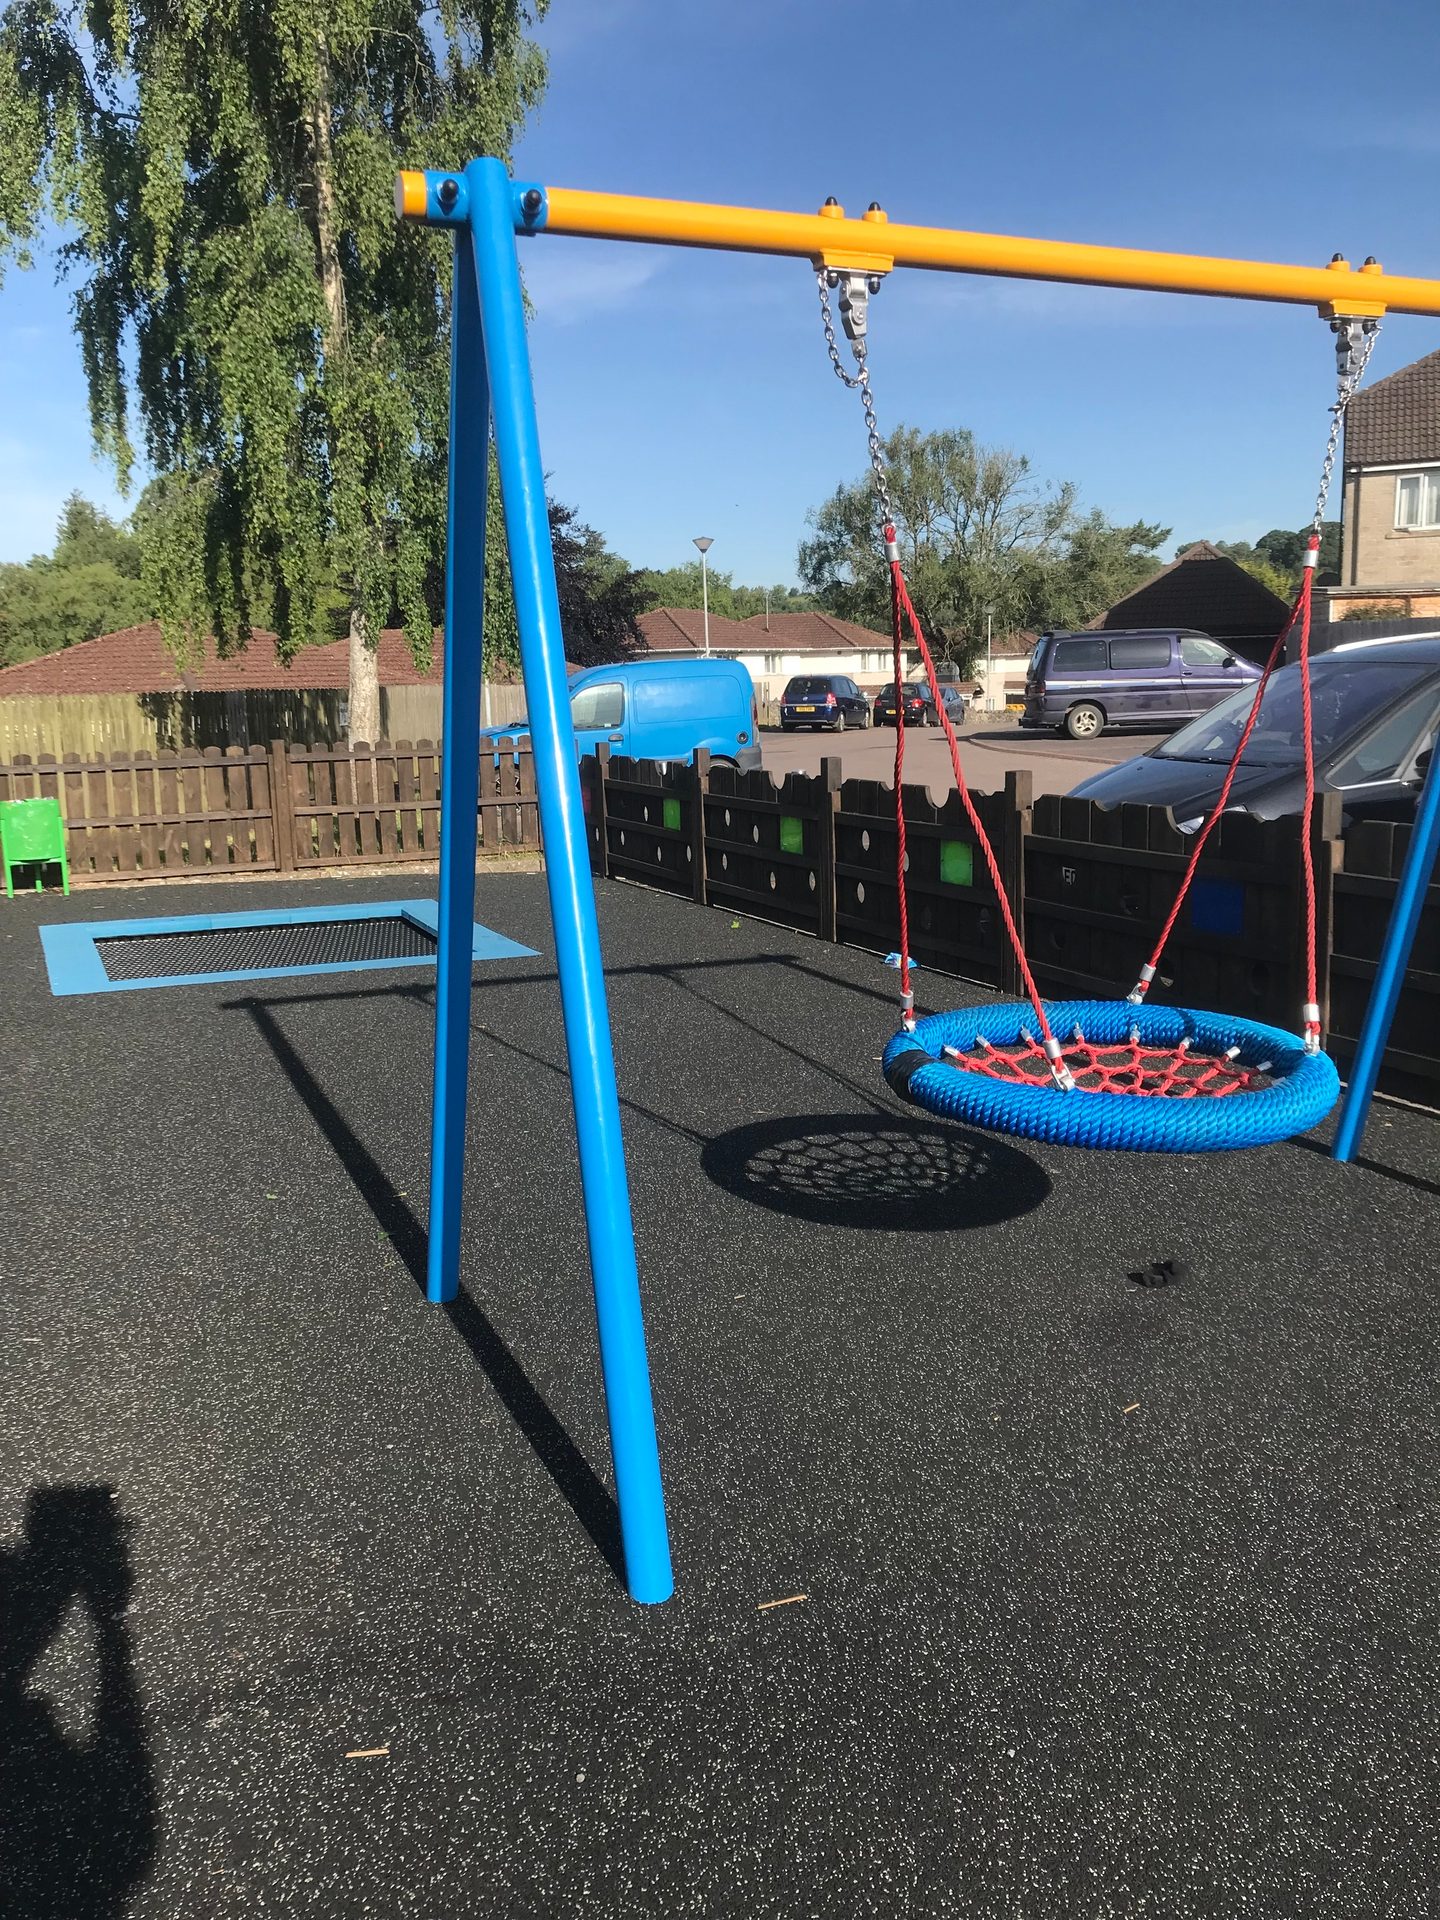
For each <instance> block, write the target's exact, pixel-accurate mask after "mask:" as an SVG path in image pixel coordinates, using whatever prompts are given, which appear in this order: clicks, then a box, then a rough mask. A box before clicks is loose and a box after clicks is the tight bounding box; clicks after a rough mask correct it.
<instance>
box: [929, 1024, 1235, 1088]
mask: <svg viewBox="0 0 1440 1920" xmlns="http://www.w3.org/2000/svg"><path fill="white" fill-rule="evenodd" d="M945 1058H946V1060H947V1061H948V1062H949V1063H950V1065H951V1066H952V1067H954V1068H956V1069H957V1070H958V1071H959V1072H962V1073H977V1074H980V1075H981V1076H982V1077H983V1078H984V1079H987V1080H1006V1081H1011V1082H1014V1081H1017V1080H1018V1081H1023V1082H1025V1083H1026V1084H1027V1085H1043V1084H1044V1083H1045V1082H1046V1081H1047V1080H1048V1079H1049V1078H1050V1075H1051V1072H1052V1069H1051V1066H1050V1062H1049V1061H1048V1060H1047V1059H1046V1057H1045V1055H1044V1053H1043V1052H1042V1051H1041V1049H1040V1048H1039V1047H1038V1046H1037V1045H1036V1044H1035V1042H1034V1041H1033V1040H1032V1041H1028V1042H1026V1043H1025V1044H1024V1045H1020V1044H1018V1043H1017V1045H1015V1046H1014V1047H997V1046H995V1045H994V1044H993V1043H991V1042H988V1041H987V1042H986V1043H985V1045H984V1046H983V1047H980V1046H978V1045H977V1047H976V1049H975V1051H974V1052H971V1053H962V1052H960V1051H959V1050H958V1049H957V1048H954V1047H947V1048H946V1049H945ZM1065 1063H1066V1065H1067V1066H1068V1067H1069V1068H1070V1070H1071V1072H1072V1073H1073V1075H1074V1077H1075V1084H1076V1086H1077V1087H1080V1088H1081V1089H1082V1090H1083V1091H1085V1092H1087V1093H1132V1094H1139V1095H1142V1096H1147V1097H1152V1098H1157V1099H1171V1100H1195V1099H1199V1098H1202V1097H1204V1098H1208V1099H1223V1098H1224V1097H1225V1096H1226V1095H1227V1094H1232V1093H1249V1092H1250V1091H1251V1089H1252V1088H1254V1087H1256V1086H1257V1085H1258V1084H1259V1083H1260V1077H1261V1075H1262V1073H1263V1069H1262V1068H1260V1067H1251V1066H1242V1065H1240V1064H1238V1063H1237V1062H1236V1061H1234V1060H1231V1059H1229V1058H1228V1057H1227V1058H1220V1057H1217V1056H1216V1055H1214V1054H1197V1053H1192V1052H1191V1050H1190V1049H1189V1048H1188V1047H1150V1046H1146V1045H1145V1044H1144V1043H1143V1042H1142V1041H1141V1040H1139V1039H1138V1038H1135V1039H1131V1040H1128V1041H1119V1042H1115V1043H1114V1044H1106V1045H1101V1046H1095V1045H1092V1044H1091V1043H1090V1042H1089V1041H1088V1040H1083V1039H1080V1038H1078V1037H1077V1038H1074V1039H1072V1040H1069V1041H1067V1042H1066V1045H1065Z"/></svg>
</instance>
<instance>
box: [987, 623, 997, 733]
mask: <svg viewBox="0 0 1440 1920" xmlns="http://www.w3.org/2000/svg"><path fill="white" fill-rule="evenodd" d="M994 618H995V609H994V607H986V609H985V711H986V712H987V713H993V712H994V710H995V665H994V661H993V660H992V658H991V653H990V626H991V622H992V621H993V620H994Z"/></svg>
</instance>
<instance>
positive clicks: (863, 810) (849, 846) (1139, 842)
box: [583, 748, 1440, 1106]
mask: <svg viewBox="0 0 1440 1920" xmlns="http://www.w3.org/2000/svg"><path fill="white" fill-rule="evenodd" d="M583 772H584V790H585V806H586V815H587V820H588V825H589V833H590V855H591V865H592V868H593V870H594V871H595V872H596V873H597V874H606V875H610V876H613V877H615V878H617V879H624V880H634V881H641V882H643V883H644V884H645V885H647V886H651V887H658V888H660V889H662V890H664V891H666V892H670V893H679V894H683V895H685V896H687V897H688V898H691V899H694V900H702V901H706V902H708V903H709V904H710V905H712V906H718V907H727V908H730V909H732V910H736V911H740V912H746V913H756V914H760V915H763V916H764V917H765V918H766V919H770V920H775V921H778V922H780V923H782V924H783V925H785V926H789V927H798V928H800V929H801V930H802V931H804V932H806V933H811V934H814V935H816V936H817V937H818V938H820V939H822V940H840V941H844V942H846V943H847V944H850V945H855V946H862V947H869V948H872V949H873V950H874V951H876V952H878V953H885V952H889V951H891V950H892V949H894V948H895V947H896V946H898V944H899V926H898V891H897V887H896V881H895V853H896V846H895V841H896V828H895V801H894V795H893V792H892V790H891V789H890V788H889V787H887V786H884V785H882V784H880V783H878V782H876V781H872V780H842V779H841V778H840V768H839V763H838V762H836V761H833V760H824V761H822V762H821V767H820V772H819V773H818V774H798V773H796V774H790V775H788V776H787V777H786V779H785V780H784V782H783V784H781V785H779V786H776V785H775V783H774V782H773V781H772V780H771V778H770V776H769V775H768V774H765V773H758V774H753V773H752V774H738V773H736V772H734V771H733V770H731V769H730V768H728V767H724V766H715V767H709V766H707V765H706V764H705V762H704V759H703V756H702V758H701V760H700V762H699V764H698V765H696V766H693V767H659V766H655V765H653V764H651V763H648V762H643V761H630V760H621V759H607V758H606V750H605V749H604V748H602V749H601V753H600V757H598V758H597V759H594V760H587V761H585V762H584V767H583ZM976 806H977V810H978V812H979V814H980V817H981V819H982V821H983V822H984V825H985V830H986V832H987V834H988V835H989V837H990V839H991V841H992V843H993V845H994V848H995V851H996V855H997V858H998V863H999V868H1000V876H1001V880H1002V883H1003V885H1004V887H1005V891H1006V893H1007V894H1008V896H1009V899H1010V901H1011V904H1012V906H1013V907H1014V909H1015V911H1016V913H1017V916H1018V917H1019V918H1020V920H1021V922H1022V924H1023V926H1024V929H1025V943H1026V948H1027V951H1028V954H1029V957H1030V962H1031V965H1032V967H1033V968H1034V971H1035V975H1036V978H1037V980H1038V982H1039V985H1040V987H1041V989H1042V991H1043V992H1045V993H1046V994H1047V995H1050V996H1051V997H1074V998H1101V999H1106V998H1112V997H1113V996H1114V995H1115V994H1116V992H1117V991H1119V992H1125V991H1127V990H1128V989H1129V987H1130V986H1131V985H1132V984H1133V983H1134V980H1135V977H1136V973H1137V970H1138V968H1139V966H1140V963H1141V961H1142V960H1144V959H1145V958H1146V957H1147V953H1148V949H1149V947H1150V945H1151V943H1152V942H1153V939H1154V936H1155V933H1156V931H1157V929H1158V928H1159V927H1160V925H1161V923H1162V922H1163V920H1164V918H1165V915H1166V913H1167V912H1168V910H1169V907H1170V903H1171V902H1172V901H1173V899H1174V897H1175V889H1176V886H1177V884H1178V881H1179V878H1180V874H1181V871H1182V869H1183V868H1184V865H1185V861H1186V858H1187V855H1188V851H1189V844H1190V843H1189V842H1188V841H1187V839H1186V837H1185V836H1184V835H1183V834H1181V833H1179V832H1178V831H1177V830H1176V828H1175V825H1174V823H1173V821H1172V820H1171V818H1170V815H1169V813H1168V812H1167V811H1166V810H1165V809H1164V808H1162V807H1134V806H1130V807H1119V808H1115V809H1112V810H1110V811H1108V812H1107V811H1104V810H1102V809H1101V808H1100V807H1097V806H1095V805H1093V804H1092V803H1091V802H1089V801H1084V800H1070V799H1062V798H1059V797H1057V796H1054V795H1050V794H1044V795H1041V796H1040V797H1039V798H1034V797H1033V796H1032V792H1031V778H1030V775H1029V774H1028V773H1024V772H1021V773H1011V774H1009V775H1007V777H1006V782H1005V788H1004V791H1003V792H1000V793H993V794H982V795H979V796H977V797H976ZM1313 831H1314V850H1315V870H1316V882H1317V892H1318V908H1319V935H1320V939H1319V948H1320V1004H1321V1008H1322V1013H1323V1015H1324V1017H1325V1020H1326V1026H1327V1031H1328V1035H1329V1039H1328V1045H1329V1047H1330V1049H1331V1051H1332V1052H1333V1053H1334V1055H1335V1056H1336V1058H1337V1060H1338V1061H1339V1062H1340V1064H1341V1065H1342V1067H1343V1065H1344V1063H1345V1062H1346V1061H1347V1060H1348V1059H1349V1057H1350V1055H1351V1054H1352V1053H1353V1051H1354V1046H1355V1042H1356V1039H1357V1038H1358V1036H1359V1031H1360V1024H1361V1021H1362V1020H1363V1018H1364V1013H1365V1007H1366V1002H1367V1000H1368V997H1369V992H1370V987H1371V983H1372V982H1373V980H1374V977H1375V968H1376V962H1377V961H1378V959H1379V955H1380V945H1381V942H1382V940H1383V938H1384V934H1385V926H1386V922H1387V920H1388V917H1389V913H1390V909H1391V906H1392V904H1393V902H1394V898H1395V890H1396V882H1397V880H1398V878H1399V875H1400V871H1401V867H1402V865H1403V862H1404V858H1405V849H1406V846H1407V844H1408V841H1409V832H1410V830H1409V828H1408V827H1404V826H1395V825H1389V824H1386V825H1377V824H1374V823H1370V822H1367V823H1365V824H1362V825H1356V826H1353V827H1351V828H1350V830H1349V831H1348V833H1346V834H1345V835H1344V836H1343V837H1342V836H1341V832H1340V803H1339V797H1338V795H1335V794H1329V795H1326V796H1325V798H1324V802H1323V804H1322V805H1321V806H1320V807H1318V808H1317V810H1316V818H1315V821H1314V827H1313ZM905 840H906V848H907V852H908V857H909V871H908V892H909V896H910V947H911V952H912V954H913V956H914V958H915V959H916V960H917V961H919V963H920V965H921V967H922V968H926V967H931V968H935V969H938V970H941V971H944V972H947V973H956V974H961V975H963V976H964V977H965V978H967V979H970V980H975V981H979V982H981V983H983V984H985V985H988V986H993V987H998V988H999V989H1000V990H1001V991H1002V992H1004V993H1007V994H1016V995H1017V996H1018V994H1019V993H1020V991H1021V983H1020V979H1019V970H1018V967H1017V966H1016V963H1015V959H1014V956H1013V954H1012V952H1011V948H1010V944H1009V941H1008V939H1007V938H1006V934H1005V928H1004V924H1003V921H1002V919H1001V915H1000V911H999V904H998V900H997V897H996V892H995V888H994V885H993V883H992V882H991V879H990V875H989V873H988V871H987V869H986V865H985V861H984V858H983V856H982V853H981V850H980V848H979V846H978V844H977V841H976V836H975V833H974V831H973V829H972V828H971V826H970V823H969V820H968V819H967V818H966V816H965V812H964V809H963V807H962V806H961V803H960V799H959V796H958V795H956V794H953V793H952V794H949V795H947V796H946V798H945V799H944V800H943V801H941V802H940V803H939V804H938V805H937V804H936V803H935V802H934V801H933V800H932V799H931V797H930V795H929V793H928V792H926V791H925V790H924V789H923V788H914V787H912V788H907V789H906V792H905ZM1304 926H1305V910H1304V896H1303V891H1302V881H1301V875H1300V823H1299V821H1298V820H1294V819H1291V820H1274V821H1262V820H1255V819H1252V818H1251V817H1250V816H1249V815H1246V814H1239V813H1235V814H1227V815H1226V816H1225V818H1224V819H1223V820H1222V821H1221V822H1220V825H1219V827H1218V828H1217V829H1216V832H1215V834H1214V837H1213V838H1212V840H1211V842H1210V844H1209V845H1208V846H1207V848H1206V850H1205V858H1204V861H1203V864H1202V868H1201V872H1200V874H1199V876H1197V879H1196V882H1195V885H1194V887H1193V889H1192V892H1191V896H1190V900H1189V902H1188V903H1187V905H1186V907H1185V909H1184V911H1183V913H1182V915H1181V918H1180V921H1179V923H1178V925H1177V926H1176V928H1175V932H1174V935H1173V936H1172V938H1171V941H1170V944H1169V947H1168V948H1167V951H1166V959H1165V964H1164V974H1163V982H1168V983H1170V984H1169V985H1168V986H1167V985H1165V984H1163V983H1162V982H1157V983H1156V986H1155V987H1154V988H1152V990H1151V994H1152V998H1155V999H1157V1000H1159V999H1164V998H1167V997H1168V998H1174V999H1176V1000H1180V1001H1185V1002H1189V1003H1190V1004H1193V1005H1195V1006H1203V1007H1212V1008H1215V1009H1216V1010H1218V1011H1221V1012H1233V1013H1240V1014H1245V1015H1248V1016H1249V1017H1250V1018H1252V1019H1256V1020H1264V1021H1270V1022H1273V1023H1274V1024H1275V1025H1276V1026H1280V1027H1286V1028H1289V1029H1291V1030H1293V1029H1294V1026H1295V1022H1296V1020H1297V1018H1298V1013H1299V1009H1300V1006H1301V1005H1302V1003H1303V1002H1304V1000H1305V999H1306V997H1307V996H1306V994H1305V991H1304V985H1305V952H1304ZM919 992H920V994H921V997H922V999H923V1000H931V1001H933V1002H934V1003H937V1004H940V1003H943V1002H944V1000H945V999H946V997H947V990H946V989H945V988H943V987H939V988H936V989H933V990H932V992H930V993H927V992H926V989H925V984H924V974H923V973H922V974H921V977H920V986H919ZM1381 1085H1382V1086H1383V1087H1385V1088H1386V1089H1387V1090H1388V1091H1390V1092H1392V1093H1398V1094H1400V1095H1402V1096H1403V1097H1406V1098H1410V1099H1414V1100H1418V1101H1421V1102H1423V1103H1425V1104H1426V1105H1431V1106H1434V1105H1440V887H1433V888H1432V889H1431V892H1430V898H1429V903H1428V905H1427V908H1426V911H1425V914H1424V916H1423V919H1422V923H1421V928H1420V932H1419V935H1418V937H1417V939H1416V943H1415V949H1414V953H1413V956H1412V962H1411V966H1410V970H1409V972H1408V974H1407V976H1406V986H1405V991H1404V993H1403V994H1402V996H1401V1000H1400V1008H1399V1011H1398V1013H1397V1015H1396V1019H1395V1025H1394V1030H1393V1032H1392V1035H1391V1043H1390V1047H1389V1050H1388V1052H1387V1056H1386V1067H1385V1071H1384V1073H1383V1075H1382V1078H1381Z"/></svg>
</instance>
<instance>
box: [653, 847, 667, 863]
mask: <svg viewBox="0 0 1440 1920" xmlns="http://www.w3.org/2000/svg"><path fill="white" fill-rule="evenodd" d="M664 857H665V849H664V848H663V847H656V849H655V858H656V859H657V860H663V859H664Z"/></svg>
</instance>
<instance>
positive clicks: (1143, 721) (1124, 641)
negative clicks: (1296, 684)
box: [1020, 627, 1260, 740]
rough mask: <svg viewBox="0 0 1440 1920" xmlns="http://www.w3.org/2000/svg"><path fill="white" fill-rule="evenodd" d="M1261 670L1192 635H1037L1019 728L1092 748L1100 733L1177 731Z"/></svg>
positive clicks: (1173, 631) (1174, 631) (1182, 630)
mask: <svg viewBox="0 0 1440 1920" xmlns="http://www.w3.org/2000/svg"><path fill="white" fill-rule="evenodd" d="M1259 678H1260V669H1259V667H1257V666H1255V665H1254V664H1253V663H1252V662H1251V661H1249V660H1242V659H1241V658H1240V656H1239V655H1238V654H1234V653H1232V652H1231V651H1230V649H1229V648H1228V647H1227V646H1225V645H1224V644H1223V643H1222V642H1221V641H1219V640H1212V639H1211V638H1210V636H1209V634H1208V633H1199V632H1197V631H1196V629H1195V628H1193V627H1172V628H1168V629H1166V628H1155V627H1145V628H1138V627H1137V628H1131V629H1130V630H1129V631H1127V632H1121V631H1119V630H1117V631H1115V632H1113V633H1096V632H1093V631H1091V632H1087V633H1044V634H1041V636H1040V638H1039V640H1037V641H1036V643H1035V652H1034V654H1033V655H1032V656H1031V660H1030V671H1029V673H1028V674H1027V675H1026V679H1025V710H1024V712H1023V713H1022V714H1021V716H1020V724H1021V726H1022V727H1053V728H1055V729H1057V730H1058V731H1059V732H1061V733H1068V734H1069V736H1070V738H1071V739H1072V740H1095V739H1098V738H1099V736H1100V735H1101V734H1102V733H1103V732H1104V731H1105V729H1106V728H1107V727H1121V726H1124V727H1144V728H1147V729H1149V730H1150V731H1152V732H1156V733H1158V732H1162V731H1166V730H1168V729H1169V728H1172V727H1179V726H1183V725H1184V723H1185V722H1186V721H1187V720H1193V719H1194V717H1195V715H1196V714H1197V713H1205V712H1206V711H1207V710H1208V709H1209V708H1211V707H1213V706H1215V705H1216V703H1217V702H1218V701H1221V700H1223V699H1224V698H1225V697H1226V695H1227V694H1231V693H1234V692H1235V691H1236V689H1237V688H1239V687H1244V686H1253V685H1254V684H1255V682H1256V681H1257V680H1258V679H1259Z"/></svg>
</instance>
